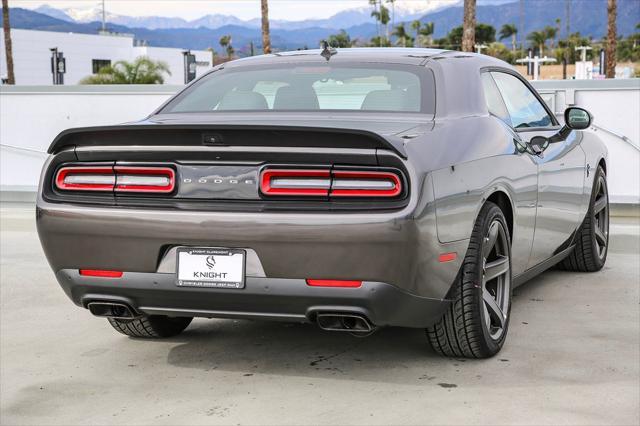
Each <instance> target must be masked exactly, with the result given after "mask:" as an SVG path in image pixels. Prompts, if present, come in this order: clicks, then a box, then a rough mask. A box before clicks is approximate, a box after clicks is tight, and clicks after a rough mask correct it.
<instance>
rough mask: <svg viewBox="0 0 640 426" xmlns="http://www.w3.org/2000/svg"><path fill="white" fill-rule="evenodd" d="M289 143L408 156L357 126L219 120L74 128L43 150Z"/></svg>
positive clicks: (392, 141) (393, 141)
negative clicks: (265, 123)
mask: <svg viewBox="0 0 640 426" xmlns="http://www.w3.org/2000/svg"><path fill="white" fill-rule="evenodd" d="M122 145H124V146H126V145H131V146H145V145H150V146H151V145H155V146H158V145H183V146H189V145H191V146H202V145H205V146H284V147H287V146H290V147H308V148H369V149H371V148H380V149H388V150H391V151H393V152H395V153H396V154H398V155H400V156H401V157H402V158H404V159H406V158H407V153H406V151H405V148H404V140H403V139H402V138H400V137H397V136H393V135H386V136H383V135H381V134H378V133H374V132H371V131H368V130H363V129H357V128H332V127H307V126H270V125H245V124H242V125H224V124H222V125H219V124H215V125H213V124H204V125H203V124H143V123H140V124H123V125H117V126H99V127H78V128H73V129H68V130H65V131H63V132H62V133H60V134H59V135H58V136H56V138H55V139H54V140H53V142H52V143H51V145H50V146H49V149H48V150H47V152H48V153H49V154H55V153H58V152H60V151H61V150H63V149H64V148H68V147H91V146H122Z"/></svg>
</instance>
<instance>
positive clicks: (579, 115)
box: [564, 107, 591, 130]
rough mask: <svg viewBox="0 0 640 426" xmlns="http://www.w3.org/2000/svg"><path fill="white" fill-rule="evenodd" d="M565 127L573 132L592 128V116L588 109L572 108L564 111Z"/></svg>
mask: <svg viewBox="0 0 640 426" xmlns="http://www.w3.org/2000/svg"><path fill="white" fill-rule="evenodd" d="M564 123H565V126H567V127H568V128H570V129H572V130H584V129H588V128H589V126H591V114H589V111H587V110H586V109H582V108H578V107H570V108H567V109H565V110H564Z"/></svg>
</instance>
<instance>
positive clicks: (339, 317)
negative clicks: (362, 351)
mask: <svg viewBox="0 0 640 426" xmlns="http://www.w3.org/2000/svg"><path fill="white" fill-rule="evenodd" d="M123 108H126V105H123ZM564 120H565V124H564V125H562V126H561V125H560V124H559V123H558V121H557V120H556V117H555V116H554V114H553V112H552V111H550V110H549V108H548V106H547V105H546V104H545V103H544V102H543V100H542V99H541V98H540V96H539V95H538V94H537V93H536V91H535V90H534V89H532V87H531V86H530V85H529V84H528V83H527V81H526V80H525V79H523V78H522V77H521V76H520V75H519V74H518V73H517V72H516V71H514V69H513V68H512V67H511V66H509V65H508V64H506V63H505V62H502V61H499V60H496V59H494V58H491V57H487V56H482V55H476V54H469V53H461V52H452V51H443V50H432V49H393V48H384V49H344V50H337V51H336V50H333V49H328V48H327V49H324V50H322V51H320V50H309V51H297V52H289V53H277V54H273V55H267V56H260V57H253V58H247V59H242V60H237V61H233V62H229V63H225V64H223V65H220V66H217V67H215V68H214V69H212V70H211V72H209V73H208V74H206V75H205V76H203V77H202V78H200V79H198V80H197V81H195V82H194V83H192V84H191V85H189V86H187V87H186V88H185V89H184V90H183V91H181V92H180V93H178V94H177V95H176V96H174V97H173V98H171V99H170V100H169V101H168V102H166V103H165V104H164V105H163V106H162V107H160V108H159V109H158V110H157V111H156V112H154V113H153V114H152V115H150V116H149V117H148V118H146V119H145V120H143V121H140V122H137V123H133V124H125V125H119V126H109V127H91V128H79V129H70V130H67V131H64V132H62V133H61V134H60V135H59V136H58V137H57V138H56V139H55V140H54V141H53V143H52V144H51V147H50V148H49V153H50V154H51V155H50V157H49V159H48V160H47V162H46V164H45V166H44V171H43V173H42V178H41V183H40V192H39V197H38V201H37V224H38V232H39V235H40V240H41V242H42V246H43V248H44V251H45V253H46V255H47V258H48V260H49V262H50V264H51V267H52V268H53V270H54V272H55V274H56V277H57V279H58V281H59V283H60V285H61V286H62V288H63V289H64V291H65V292H66V293H67V295H68V296H69V297H70V298H71V299H72V300H73V302H74V303H76V304H77V305H79V306H82V307H85V308H88V309H89V310H90V311H91V312H92V313H93V314H94V315H98V316H103V317H107V318H108V319H109V322H110V324H111V325H112V326H113V327H114V328H115V329H116V330H118V331H119V332H121V333H124V334H126V335H129V336H133V337H153V338H156V337H168V336H173V335H176V334H178V333H180V332H181V331H183V330H184V329H185V328H186V327H187V326H188V325H189V323H190V322H191V320H192V318H193V317H206V318H247V319H260V320H262V319H265V320H283V321H309V322H315V323H317V324H318V325H319V326H320V327H321V328H323V329H325V330H335V331H347V332H351V333H353V334H356V335H365V334H368V333H371V332H372V331H373V330H375V329H376V328H377V327H382V326H400V327H415V328H425V329H426V334H427V337H428V341H429V342H430V343H431V345H432V346H433V348H434V350H435V351H436V352H438V353H440V354H443V355H446V356H456V357H463V356H464V357H476V358H482V357H489V356H492V355H494V354H496V353H497V352H498V351H499V350H500V348H501V347H502V346H503V344H504V342H505V338H506V336H507V329H508V326H509V315H510V310H511V293H512V290H513V288H514V287H515V286H517V285H519V284H522V283H523V282H525V281H526V280H528V279H530V278H531V277H533V276H535V275H537V274H539V273H541V272H542V271H544V270H545V269H548V268H550V267H552V266H554V265H560V266H561V267H562V268H564V269H568V270H572V271H597V270H599V269H601V268H602V266H603V265H604V263H605V260H606V257H607V247H608V230H609V215H608V197H607V180H606V172H607V153H606V149H605V147H604V145H603V144H602V142H601V141H600V140H599V139H598V137H597V136H596V135H595V134H594V133H590V132H585V131H584V130H586V129H587V128H588V127H589V126H590V123H591V116H590V115H589V113H588V112H587V111H585V110H583V109H581V108H569V109H567V110H566V111H565V114H564Z"/></svg>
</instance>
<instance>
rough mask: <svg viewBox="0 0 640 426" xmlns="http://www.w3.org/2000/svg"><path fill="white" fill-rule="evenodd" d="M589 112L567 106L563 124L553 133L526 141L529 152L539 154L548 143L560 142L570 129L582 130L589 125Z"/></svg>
mask: <svg viewBox="0 0 640 426" xmlns="http://www.w3.org/2000/svg"><path fill="white" fill-rule="evenodd" d="M592 120H593V119H592V117H591V114H589V111H587V110H586V109H584V108H578V107H569V108H567V109H566V110H564V126H562V128H561V129H560V130H558V133H556V134H555V135H552V136H549V137H548V138H545V137H544V136H534V137H533V138H531V140H530V141H529V143H528V146H527V151H528V152H529V154H533V155H538V156H541V155H542V153H543V152H544V150H545V149H547V147H548V146H549V144H550V143H554V142H562V141H564V140H566V139H567V138H568V137H569V135H570V134H571V131H572V130H584V129H588V128H589V126H591V121H592Z"/></svg>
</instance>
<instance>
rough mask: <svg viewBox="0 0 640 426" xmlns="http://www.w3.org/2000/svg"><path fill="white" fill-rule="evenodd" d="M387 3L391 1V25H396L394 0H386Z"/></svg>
mask: <svg viewBox="0 0 640 426" xmlns="http://www.w3.org/2000/svg"><path fill="white" fill-rule="evenodd" d="M387 3H391V26H392V27H395V26H396V0H387Z"/></svg>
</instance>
